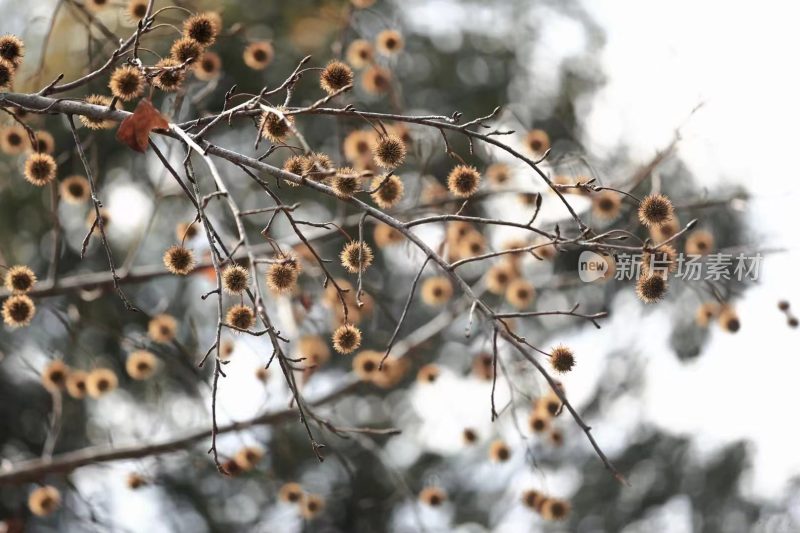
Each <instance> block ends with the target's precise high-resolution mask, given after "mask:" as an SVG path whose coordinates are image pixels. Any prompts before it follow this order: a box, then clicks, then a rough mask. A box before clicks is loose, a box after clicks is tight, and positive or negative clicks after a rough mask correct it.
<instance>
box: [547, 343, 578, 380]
mask: <svg viewBox="0 0 800 533" xmlns="http://www.w3.org/2000/svg"><path fill="white" fill-rule="evenodd" d="M550 366H552V367H553V370H555V371H556V372H558V373H559V374H563V373H565V372H569V371H570V370H572V367H573V366H575V354H574V353H573V352H572V350H571V349H570V348H568V347H567V346H564V345H563V344H559V345H558V346H556V347H555V348H553V351H552V353H551V354H550Z"/></svg>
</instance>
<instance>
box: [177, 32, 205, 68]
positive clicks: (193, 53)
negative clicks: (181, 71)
mask: <svg viewBox="0 0 800 533" xmlns="http://www.w3.org/2000/svg"><path fill="white" fill-rule="evenodd" d="M202 55H203V45H201V44H200V43H198V42H197V41H195V40H194V39H188V38H186V37H183V38H181V39H178V40H177V41H175V42H174V43H172V47H171V48H170V49H169V56H170V57H171V58H172V59H174V60H175V61H177V62H178V63H180V64H181V65H183V64H184V63H186V64H192V63H194V62H195V61H197V60H198V59H200V56H202Z"/></svg>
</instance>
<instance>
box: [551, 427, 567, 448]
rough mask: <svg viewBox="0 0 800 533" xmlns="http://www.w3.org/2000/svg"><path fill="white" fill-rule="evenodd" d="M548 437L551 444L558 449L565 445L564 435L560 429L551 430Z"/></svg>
mask: <svg viewBox="0 0 800 533" xmlns="http://www.w3.org/2000/svg"><path fill="white" fill-rule="evenodd" d="M548 437H549V439H550V444H552V445H553V446H555V447H556V448H559V447H560V446H561V445H562V444H564V433H563V432H562V431H561V430H560V429H551V430H550V434H549V435H548Z"/></svg>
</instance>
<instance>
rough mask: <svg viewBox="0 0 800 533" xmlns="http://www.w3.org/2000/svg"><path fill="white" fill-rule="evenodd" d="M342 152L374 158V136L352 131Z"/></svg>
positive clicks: (355, 157)
mask: <svg viewBox="0 0 800 533" xmlns="http://www.w3.org/2000/svg"><path fill="white" fill-rule="evenodd" d="M23 133H24V132H23ZM342 151H343V152H344V156H345V158H346V159H347V160H348V161H353V162H357V161H363V160H365V159H370V158H372V134H371V133H370V132H368V131H364V130H353V131H351V132H350V133H348V134H347V136H346V137H345V138H344V141H342Z"/></svg>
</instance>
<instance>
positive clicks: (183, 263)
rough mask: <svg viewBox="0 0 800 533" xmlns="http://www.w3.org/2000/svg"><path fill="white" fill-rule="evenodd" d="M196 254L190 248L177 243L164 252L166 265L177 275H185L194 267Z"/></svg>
mask: <svg viewBox="0 0 800 533" xmlns="http://www.w3.org/2000/svg"><path fill="white" fill-rule="evenodd" d="M194 265H195V261H194V254H193V253H192V251H191V250H189V249H188V248H184V247H183V246H180V245H178V244H176V245H175V246H170V247H169V248H167V251H166V252H164V266H165V267H167V270H169V271H170V272H171V273H173V274H175V275H176V276H185V275H187V274H188V273H189V272H191V271H192V269H193V268H194Z"/></svg>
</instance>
